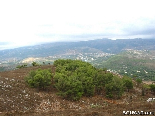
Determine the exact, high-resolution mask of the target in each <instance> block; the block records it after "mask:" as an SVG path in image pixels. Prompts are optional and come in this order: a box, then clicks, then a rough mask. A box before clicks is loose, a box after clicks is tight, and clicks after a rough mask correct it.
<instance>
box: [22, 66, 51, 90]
mask: <svg viewBox="0 0 155 116" xmlns="http://www.w3.org/2000/svg"><path fill="white" fill-rule="evenodd" d="M51 78H52V75H51V72H50V70H47V69H45V70H41V69H38V70H36V71H31V72H30V73H29V75H28V76H27V77H26V78H25V80H26V82H27V84H28V85H29V86H30V87H34V88H38V89H45V88H46V87H48V86H49V85H50V84H51Z"/></svg>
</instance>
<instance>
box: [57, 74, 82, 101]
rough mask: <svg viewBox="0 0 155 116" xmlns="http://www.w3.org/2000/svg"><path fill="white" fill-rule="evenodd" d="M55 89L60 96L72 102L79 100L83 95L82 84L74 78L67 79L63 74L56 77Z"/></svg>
mask: <svg viewBox="0 0 155 116" xmlns="http://www.w3.org/2000/svg"><path fill="white" fill-rule="evenodd" d="M55 79H56V80H57V82H56V84H55V87H56V88H57V90H59V93H58V94H59V95H61V96H62V97H64V98H66V99H70V100H79V99H80V98H81V96H82V95H83V87H82V83H81V82H80V81H79V80H78V79H77V78H76V77H74V76H69V77H66V76H65V75H63V74H57V75H55Z"/></svg>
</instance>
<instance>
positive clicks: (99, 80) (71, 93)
mask: <svg viewBox="0 0 155 116" xmlns="http://www.w3.org/2000/svg"><path fill="white" fill-rule="evenodd" d="M54 66H56V72H55V76H54V82H55V84H54V85H55V87H56V89H57V90H58V94H59V95H61V96H62V97H64V98H67V99H70V100H78V99H80V98H81V97H82V96H93V95H94V93H95V92H96V93H101V90H103V89H106V93H107V97H109V98H115V97H116V98H119V97H121V95H122V93H123V83H122V80H121V79H120V78H118V77H115V78H114V77H113V75H112V74H111V73H109V72H106V69H105V70H99V69H96V68H95V67H93V66H92V65H91V64H89V63H87V62H83V61H80V60H68V59H67V60H60V59H59V60H56V61H55V62H54Z"/></svg>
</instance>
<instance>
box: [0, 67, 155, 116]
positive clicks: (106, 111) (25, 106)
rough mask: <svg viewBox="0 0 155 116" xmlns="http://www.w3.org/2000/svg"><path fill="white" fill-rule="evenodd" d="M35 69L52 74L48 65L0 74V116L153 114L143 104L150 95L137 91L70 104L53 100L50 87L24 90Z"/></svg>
mask: <svg viewBox="0 0 155 116" xmlns="http://www.w3.org/2000/svg"><path fill="white" fill-rule="evenodd" d="M38 68H41V69H49V68H50V69H51V70H53V71H54V67H53V66H52V65H44V66H38V67H28V68H23V69H18V70H13V71H7V72H0V88H1V89H0V116H4V115H5V116H10V115H16V116H21V115H22V116H29V115H33V116H42V115H46V116H51V115H54V116H60V115H64V116H75V115H78V116H88V115H98V116H115V115H119V116H121V115H122V116H123V111H133V110H134V111H154V109H155V102H147V101H146V100H147V99H148V98H149V97H154V96H153V95H152V94H150V93H148V94H146V95H145V96H141V92H140V91H139V89H138V88H137V89H133V90H131V91H130V92H129V93H128V92H125V93H124V95H123V96H122V98H121V99H118V100H111V99H107V98H105V95H104V94H101V95H95V96H93V97H82V98H81V99H80V100H79V101H74V102H73V101H68V100H64V99H62V98H61V97H59V96H57V94H56V93H57V92H56V90H55V89H54V88H53V86H50V87H49V88H48V89H47V90H46V91H39V92H38V91H37V90H36V89H33V88H30V87H28V86H27V85H26V83H25V81H24V77H25V76H26V75H27V74H28V73H29V71H31V70H36V69H38ZM103 93H104V92H103ZM131 97H132V99H130V98H131Z"/></svg>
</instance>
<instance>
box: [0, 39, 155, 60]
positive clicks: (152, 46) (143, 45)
mask: <svg viewBox="0 0 155 116" xmlns="http://www.w3.org/2000/svg"><path fill="white" fill-rule="evenodd" d="M80 47H89V48H92V49H96V50H100V51H102V52H106V53H111V54H117V53H120V52H121V51H123V50H125V49H135V50H155V39H117V40H110V39H97V40H90V41H80V42H56V43H47V44H41V45H35V46H28V47H21V48H15V49H9V50H0V59H1V60H2V59H5V60H6V59H10V58H17V59H23V58H27V57H47V56H52V55H58V54H62V53H65V52H67V51H68V50H71V49H76V48H80Z"/></svg>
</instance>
